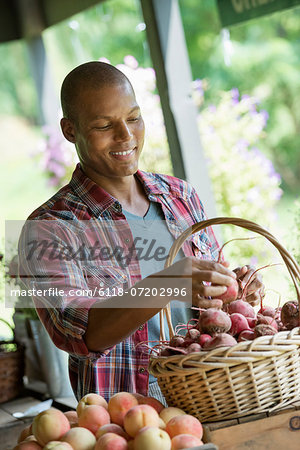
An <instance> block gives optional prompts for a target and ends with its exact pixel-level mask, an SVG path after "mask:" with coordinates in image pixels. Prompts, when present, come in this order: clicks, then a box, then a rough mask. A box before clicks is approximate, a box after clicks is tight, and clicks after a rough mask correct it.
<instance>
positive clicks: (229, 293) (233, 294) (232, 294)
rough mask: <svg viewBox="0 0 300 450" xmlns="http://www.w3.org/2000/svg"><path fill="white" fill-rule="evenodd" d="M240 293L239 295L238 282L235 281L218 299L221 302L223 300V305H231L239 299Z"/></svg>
mask: <svg viewBox="0 0 300 450" xmlns="http://www.w3.org/2000/svg"><path fill="white" fill-rule="evenodd" d="M238 293H239V285H238V282H237V281H236V280H234V279H233V282H232V284H231V285H230V286H228V288H227V290H226V291H225V292H224V294H222V295H219V296H218V298H219V299H220V300H223V303H230V302H233V301H234V300H236V299H237V296H238Z"/></svg>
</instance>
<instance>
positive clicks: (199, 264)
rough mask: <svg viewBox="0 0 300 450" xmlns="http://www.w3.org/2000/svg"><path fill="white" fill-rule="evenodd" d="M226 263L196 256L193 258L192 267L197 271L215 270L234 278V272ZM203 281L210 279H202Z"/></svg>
mask: <svg viewBox="0 0 300 450" xmlns="http://www.w3.org/2000/svg"><path fill="white" fill-rule="evenodd" d="M227 264H228V263H226V262H225V263H224V262H223V263H217V262H215V261H210V260H201V259H197V258H193V268H195V269H196V270H197V269H198V270H199V271H206V272H216V273H219V274H220V275H225V276H227V277H231V278H234V279H236V274H235V273H234V272H233V271H232V270H230V269H228V268H227ZM203 281H212V280H203Z"/></svg>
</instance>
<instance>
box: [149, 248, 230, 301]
mask: <svg viewBox="0 0 300 450" xmlns="http://www.w3.org/2000/svg"><path fill="white" fill-rule="evenodd" d="M228 265H229V263H227V262H226V261H223V262H222V263H217V262H216V261H212V260H201V259H198V258H196V257H195V256H187V257H185V258H183V259H181V260H180V261H178V262H176V263H174V264H172V265H171V266H169V267H168V268H166V269H164V270H162V271H161V272H158V273H157V274H153V275H152V276H155V275H158V276H159V275H163V276H164V277H168V276H170V277H174V276H177V277H178V278H186V277H191V278H192V304H193V306H197V307H198V308H204V309H206V308H222V305H223V302H222V300H220V299H218V298H217V297H218V295H222V294H224V292H226V289H227V287H228V286H230V285H231V283H232V282H233V280H235V279H236V274H235V272H233V271H231V270H229V269H228ZM210 297H212V298H210ZM214 298H215V299H214ZM183 300H185V301H187V302H190V301H191V298H186V299H183Z"/></svg>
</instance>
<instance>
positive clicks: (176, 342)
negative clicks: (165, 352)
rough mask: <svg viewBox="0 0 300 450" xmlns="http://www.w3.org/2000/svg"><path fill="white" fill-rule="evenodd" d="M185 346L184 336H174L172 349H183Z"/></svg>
mask: <svg viewBox="0 0 300 450" xmlns="http://www.w3.org/2000/svg"><path fill="white" fill-rule="evenodd" d="M183 344H184V337H183V336H178V335H176V334H175V336H173V337H172V338H171V339H170V347H183Z"/></svg>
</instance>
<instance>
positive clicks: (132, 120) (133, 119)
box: [128, 116, 140, 122]
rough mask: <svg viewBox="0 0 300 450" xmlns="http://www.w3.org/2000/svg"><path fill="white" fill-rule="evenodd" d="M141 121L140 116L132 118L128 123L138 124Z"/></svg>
mask: <svg viewBox="0 0 300 450" xmlns="http://www.w3.org/2000/svg"><path fill="white" fill-rule="evenodd" d="M139 119H140V116H138V117H131V118H130V119H128V122H137V121H138V120H139Z"/></svg>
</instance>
